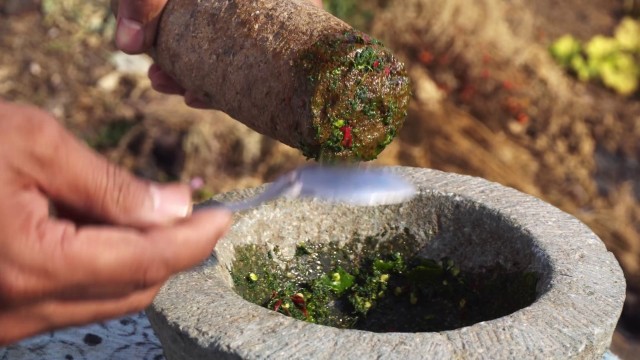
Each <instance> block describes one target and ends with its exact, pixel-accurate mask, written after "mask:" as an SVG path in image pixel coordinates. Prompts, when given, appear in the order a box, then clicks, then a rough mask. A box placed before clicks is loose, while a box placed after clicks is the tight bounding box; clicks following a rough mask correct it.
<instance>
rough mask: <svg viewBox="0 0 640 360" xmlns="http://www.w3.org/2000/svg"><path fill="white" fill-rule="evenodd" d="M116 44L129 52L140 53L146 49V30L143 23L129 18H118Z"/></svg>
mask: <svg viewBox="0 0 640 360" xmlns="http://www.w3.org/2000/svg"><path fill="white" fill-rule="evenodd" d="M116 45H117V46H118V48H119V49H120V50H122V51H124V52H127V53H139V52H142V51H143V50H144V31H143V28H142V24H141V23H139V22H137V21H134V20H131V19H127V18H119V19H118V28H117V30H116Z"/></svg>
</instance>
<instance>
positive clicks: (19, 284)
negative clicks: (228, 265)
mask: <svg viewBox="0 0 640 360" xmlns="http://www.w3.org/2000/svg"><path fill="white" fill-rule="evenodd" d="M230 221H231V216H230V214H229V213H228V212H226V211H223V210H211V211H202V212H199V213H198V214H195V215H193V216H190V217H189V218H187V219H184V220H182V221H180V222H179V223H176V224H175V225H173V226H167V227H158V228H154V229H150V230H147V231H144V232H143V231H137V230H133V229H130V228H114V227H84V228H80V229H77V228H75V227H74V225H73V224H71V223H68V222H64V221H60V220H47V221H46V223H45V224H43V225H42V226H39V229H38V230H37V231H34V232H33V234H32V236H34V237H36V238H37V239H35V241H34V240H29V241H28V242H27V243H29V244H35V245H32V246H33V247H32V248H23V249H22V250H23V252H27V253H30V254H34V253H35V254H42V256H44V257H46V258H36V259H35V260H34V259H33V256H31V257H29V258H28V259H30V260H31V263H30V264H29V266H28V267H27V268H26V269H24V267H23V268H19V269H17V270H14V269H11V268H10V269H4V271H3V272H2V274H0V276H3V277H4V279H0V280H3V281H2V282H0V284H4V285H3V294H2V297H1V298H2V303H4V304H5V305H7V304H8V305H15V304H20V303H27V302H29V301H34V300H38V299H42V298H46V297H52V296H55V297H58V298H66V299H79V298H95V297H101V298H104V297H113V296H118V295H122V294H124V293H128V292H130V291H132V290H135V289H144V288H148V287H150V286H155V285H157V284H160V283H162V282H164V281H166V279H168V278H169V276H171V275H172V274H174V273H177V272H179V271H183V270H186V269H188V268H190V267H193V266H195V265H197V264H198V263H200V262H201V261H203V260H204V259H206V258H207V257H208V256H210V255H211V252H212V250H213V248H214V247H215V244H216V243H217V241H218V239H219V238H220V237H221V236H222V235H223V234H224V233H225V232H226V231H227V229H228V227H229V224H230ZM23 242H24V241H23ZM21 270H22V271H21Z"/></svg>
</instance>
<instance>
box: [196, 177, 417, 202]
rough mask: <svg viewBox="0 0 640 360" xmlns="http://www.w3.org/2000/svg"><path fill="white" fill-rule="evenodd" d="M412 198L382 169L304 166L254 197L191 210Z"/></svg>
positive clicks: (412, 191)
mask: <svg viewBox="0 0 640 360" xmlns="http://www.w3.org/2000/svg"><path fill="white" fill-rule="evenodd" d="M415 194H416V188H415V187H414V186H413V185H412V184H411V183H409V182H408V181H406V180H405V179H404V178H402V177H400V176H399V175H396V174H393V173H391V172H389V171H386V170H384V169H375V168H360V167H348V166H305V167H301V168H298V169H295V170H293V171H291V172H289V173H286V174H285V175H282V176H281V177H279V178H278V179H276V181H274V182H273V183H271V184H269V185H268V186H267V188H266V189H265V190H264V191H263V192H262V193H260V194H258V195H256V196H255V197H252V198H249V199H246V200H242V201H237V202H228V203H223V202H219V201H215V200H209V201H206V202H204V203H201V204H198V205H196V206H194V211H197V210H201V209H206V208H211V207H224V208H226V209H228V210H230V211H234V212H235V211H243V210H247V209H250V208H253V207H256V206H258V205H260V204H262V203H264V202H267V201H270V200H273V199H276V198H278V197H281V196H283V197H287V198H296V197H302V198H317V199H321V200H326V201H330V202H335V203H344V204H349V205H359V206H374V205H388V204H397V203H401V202H404V201H407V200H409V199H411V198H412V197H413V196H415Z"/></svg>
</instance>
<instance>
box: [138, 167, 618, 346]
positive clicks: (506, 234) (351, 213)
mask: <svg viewBox="0 0 640 360" xmlns="http://www.w3.org/2000/svg"><path fill="white" fill-rule="evenodd" d="M389 170H390V171H394V172H397V173H399V174H402V175H403V176H406V177H407V178H408V179H409V180H410V181H412V182H413V183H415V184H416V185H417V187H418V188H419V190H420V195H419V196H418V197H417V198H416V199H414V200H412V201H411V202H408V203H405V204H402V205H394V206H380V207H360V208H354V207H348V206H335V205H328V204H324V203H321V202H318V201H307V200H279V201H276V202H274V203H271V204H267V205H264V206H262V207H260V208H258V209H254V210H250V211H247V212H245V213H242V214H238V215H237V217H236V219H235V224H234V226H233V227H232V229H231V231H230V232H229V234H228V235H227V236H226V237H225V238H224V239H222V240H221V241H220V243H219V244H218V246H217V247H216V251H215V253H214V255H213V256H212V257H211V258H210V259H209V260H208V261H207V262H205V263H204V264H202V266H199V267H198V268H195V269H193V270H191V271H189V272H185V273H183V274H180V275H178V276H176V277H174V278H172V279H171V280H170V281H169V282H168V283H167V284H166V285H165V287H164V288H163V289H162V291H161V292H160V294H159V295H158V296H157V297H156V299H155V302H154V303H153V305H152V306H151V307H150V308H149V309H148V310H147V314H148V316H149V319H150V321H151V324H152V325H153V328H154V330H155V331H156V333H157V335H158V337H159V339H160V340H161V342H162V344H163V347H164V351H165V355H166V356H167V358H168V359H227V358H229V359H302V358H307V359H308V358H314V359H373V358H384V359H412V358H425V357H428V358H437V359H459V358H464V359H476V358H477V359H521V358H527V359H530V358H541V359H600V358H602V356H603V354H604V353H605V351H606V350H607V348H608V346H609V344H610V342H611V337H612V334H613V331H614V328H615V325H616V322H617V320H618V317H619V315H620V311H621V309H622V304H623V301H624V296H625V281H624V277H623V274H622V271H621V269H620V267H619V265H618V263H617V261H616V259H615V258H614V257H613V255H612V254H611V253H610V252H608V251H607V250H606V248H605V246H604V244H603V243H602V241H601V240H600V239H599V238H598V237H597V236H596V235H595V234H594V233H593V232H592V231H591V230H590V229H589V228H587V227H586V226H585V225H584V224H582V223H581V222H580V221H578V220H577V219H576V218H574V217H573V216H571V215H569V214H567V213H564V212H562V211H560V210H558V209H557V208H555V207H553V206H551V205H549V204H547V203H545V202H543V201H541V200H538V199H536V198H534V197H531V196H529V195H525V194H523V193H521V192H518V191H516V190H513V189H511V188H507V187H504V186H501V185H499V184H496V183H491V182H488V181H486V180H483V179H479V178H474V177H468V176H461V175H455V174H447V173H442V172H439V171H434V170H427V169H417V168H405V167H396V168H389ZM259 191H261V188H258V189H250V190H245V191H240V192H234V193H227V194H224V195H221V196H220V197H218V198H217V200H237V199H241V198H244V197H247V196H251V195H253V194H255V193H257V192H259ZM407 227H408V228H409V229H411V230H412V232H413V233H414V234H415V235H417V237H418V238H419V239H420V240H421V244H423V245H422V247H421V248H420V249H416V251H420V252H422V253H424V254H428V255H429V257H431V258H438V257H439V256H443V255H447V256H449V257H450V258H452V259H453V260H454V261H455V262H456V263H457V264H459V265H460V266H461V268H463V269H473V268H476V267H479V266H482V265H491V264H495V263H496V262H500V263H502V264H503V265H504V266H506V267H507V268H509V269H515V270H525V271H536V272H538V273H539V274H541V278H540V281H539V282H538V287H537V299H536V301H535V302H534V303H533V304H532V305H530V306H528V307H526V308H524V309H521V310H518V311H516V312H514V313H512V314H510V315H507V316H504V317H501V318H498V319H495V320H491V321H485V322H480V323H477V324H475V325H472V326H468V327H464V328H460V329H456V330H451V331H442V332H429V333H373V332H367V331H359V330H340V329H337V328H332V327H326V326H320V325H315V324H310V323H306V322H303V321H298V320H295V319H292V318H289V317H286V316H284V315H281V314H279V313H276V312H273V311H270V310H267V309H265V308H262V307H260V306H258V305H255V304H252V303H249V302H247V301H245V300H244V299H242V298H241V297H240V296H239V295H237V294H236V293H235V292H234V290H233V285H232V280H231V276H230V274H229V270H230V267H231V264H232V263H233V260H234V246H238V245H243V244H250V243H255V244H261V243H269V244H272V245H276V244H277V245H280V247H281V249H283V251H285V250H286V249H289V251H290V252H291V256H293V249H294V248H295V244H296V243H298V242H300V241H320V242H328V241H332V240H337V241H347V240H349V239H351V238H352V236H353V235H354V233H356V232H357V233H358V234H359V235H363V236H366V235H376V234H379V233H380V232H381V231H383V230H392V231H393V230H394V229H403V228H407Z"/></svg>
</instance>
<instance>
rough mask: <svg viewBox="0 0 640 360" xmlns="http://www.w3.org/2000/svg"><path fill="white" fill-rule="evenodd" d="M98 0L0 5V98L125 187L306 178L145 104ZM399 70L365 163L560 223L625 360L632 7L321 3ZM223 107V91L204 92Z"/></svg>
mask: <svg viewBox="0 0 640 360" xmlns="http://www.w3.org/2000/svg"><path fill="white" fill-rule="evenodd" d="M108 5H109V0H0V97H1V98H2V99H5V100H9V101H17V102H22V103H29V104H34V105H36V106H39V107H41V108H44V109H46V110H48V111H50V112H51V113H53V114H54V115H55V116H56V117H57V118H58V119H59V120H60V121H61V122H62V123H64V124H65V125H66V126H67V128H68V129H69V130H71V131H72V132H73V133H75V134H76V135H77V136H78V137H80V138H82V139H84V140H85V141H86V143H87V144H88V145H89V146H91V147H93V148H94V149H96V150H97V151H99V152H100V153H102V154H104V156H106V157H108V158H109V159H110V160H111V161H113V162H115V163H118V164H120V165H122V166H124V167H126V168H128V169H130V170H131V171H133V172H134V173H136V174H137V175H139V176H142V177H145V178H149V179H154V180H158V181H182V182H185V183H191V185H192V186H193V187H195V188H198V189H199V190H198V191H197V192H196V194H195V195H194V196H195V198H196V199H195V200H201V199H204V198H207V197H209V196H211V195H212V194H215V193H218V192H223V191H228V190H232V189H240V188H245V187H252V186H257V185H259V184H262V183H264V182H266V181H270V180H272V179H273V178H274V177H275V176H277V175H278V174H281V173H283V172H285V171H287V170H289V169H292V168H294V167H296V166H297V165H300V164H303V163H305V162H307V160H306V159H305V158H304V157H303V156H302V155H300V154H299V152H298V150H295V149H292V148H289V147H287V146H285V145H282V144H280V143H278V142H276V141H274V140H271V139H269V138H265V137H263V136H261V135H260V134H257V133H255V132H254V131H252V130H250V129H248V128H246V127H245V126H244V125H242V124H240V123H238V122H236V121H234V120H233V119H231V118H229V117H228V116H226V115H225V114H223V113H220V112H216V111H201V110H194V109H190V108H188V107H186V106H185V105H184V103H183V101H182V99H181V98H179V97H172V96H166V95H161V94H158V93H155V92H154V91H153V90H152V89H150V83H149V81H148V79H147V78H146V71H147V69H148V67H149V65H150V64H151V60H150V59H149V58H147V57H145V56H136V57H130V56H126V55H124V54H122V53H119V52H117V51H116V49H115V47H114V45H113V40H112V39H113V32H114V28H115V20H114V18H113V17H112V16H111V14H110V11H109V8H108ZM325 8H326V9H328V10H329V11H331V12H333V13H334V14H335V15H336V16H338V17H340V18H342V19H344V20H345V21H347V22H348V23H350V24H352V25H354V26H355V27H357V28H359V29H361V30H364V31H366V32H369V33H370V34H372V35H373V36H375V37H377V38H378V39H380V40H382V41H383V42H384V43H385V44H386V45H387V46H388V47H390V48H391V49H393V50H394V52H395V53H396V54H397V56H398V57H399V58H401V59H402V61H404V62H405V64H406V66H407V69H408V71H409V74H410V77H411V79H412V86H413V99H412V102H411V105H410V110H409V116H408V118H407V121H406V123H405V125H404V128H403V130H402V131H400V133H399V135H398V138H397V139H396V140H395V141H394V142H393V143H392V144H391V145H390V146H389V147H388V148H387V149H386V150H385V151H384V152H383V153H382V154H381V155H380V157H379V159H378V160H376V161H375V163H376V164H380V165H406V166H417V167H429V168H434V169H440V170H443V171H449V172H455V173H461V174H468V175H474V176H480V177H483V178H486V179H489V180H492V181H496V182H499V183H501V184H504V185H507V186H511V187H514V188H517V189H519V190H521V191H523V192H526V193H529V194H532V195H535V196H537V197H539V198H541V199H543V200H545V201H547V202H549V203H551V204H553V205H555V206H558V207H559V208H561V209H563V210H565V211H567V212H569V213H571V214H573V215H575V216H576V217H578V218H579V219H581V220H582V221H584V222H585V223H586V224H587V225H588V226H589V227H591V229H593V230H594V231H595V232H596V233H597V234H598V235H599V236H600V237H601V238H602V240H603V241H604V242H605V244H606V245H607V247H608V248H609V250H610V251H612V252H613V253H614V254H615V255H616V257H617V258H618V260H619V262H620V264H621V265H622V267H623V269H624V271H625V274H626V278H627V287H628V291H627V301H626V304H625V309H624V312H623V315H622V318H621V320H620V323H619V326H618V331H617V332H616V334H615V337H614V342H613V350H614V352H615V353H616V354H617V355H619V356H620V357H621V358H623V359H632V358H637V357H636V356H637V351H638V350H640V346H638V345H637V340H638V339H639V338H640V205H639V199H640V162H639V161H640V90H639V86H638V82H639V81H640V22H639V21H640V0H591V1H588V2H587V1H579V0H565V1H553V0H538V1H535V2H533V1H525V0H477V1H472V2H471V1H466V0H402V1H391V0H341V1H340V0H325ZM220 91H224V89H220Z"/></svg>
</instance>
